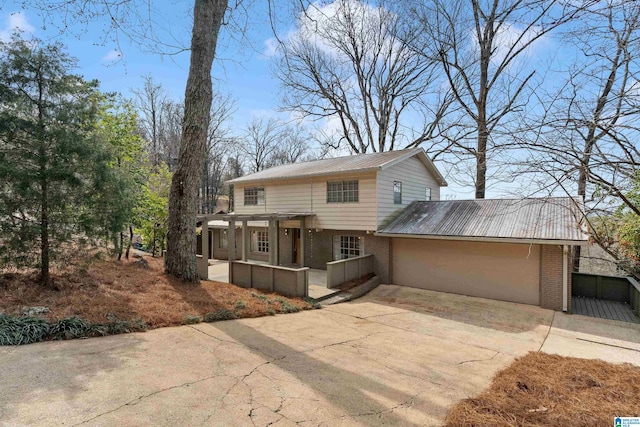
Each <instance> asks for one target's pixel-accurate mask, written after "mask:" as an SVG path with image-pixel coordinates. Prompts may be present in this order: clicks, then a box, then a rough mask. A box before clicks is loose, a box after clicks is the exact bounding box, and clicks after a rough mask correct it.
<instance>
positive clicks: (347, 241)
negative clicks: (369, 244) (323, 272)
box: [333, 236, 364, 261]
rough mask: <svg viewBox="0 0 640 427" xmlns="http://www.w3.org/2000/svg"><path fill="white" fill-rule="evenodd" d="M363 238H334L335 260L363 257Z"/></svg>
mask: <svg viewBox="0 0 640 427" xmlns="http://www.w3.org/2000/svg"><path fill="white" fill-rule="evenodd" d="M363 240H364V239H363V238H362V237H358V236H333V259H334V260H336V261H337V260H340V259H347V258H353V257H356V256H360V255H362V253H363V252H364V251H363V246H364V244H363Z"/></svg>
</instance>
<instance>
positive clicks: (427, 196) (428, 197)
mask: <svg viewBox="0 0 640 427" xmlns="http://www.w3.org/2000/svg"><path fill="white" fill-rule="evenodd" d="M424 199H425V200H426V201H430V200H431V188H430V187H427V188H426V189H425V191H424Z"/></svg>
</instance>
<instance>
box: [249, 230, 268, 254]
mask: <svg viewBox="0 0 640 427" xmlns="http://www.w3.org/2000/svg"><path fill="white" fill-rule="evenodd" d="M251 251H252V252H261V253H268V252H269V232H268V231H257V230H256V231H254V232H253V233H252V234H251Z"/></svg>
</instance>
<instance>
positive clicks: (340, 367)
mask: <svg viewBox="0 0 640 427" xmlns="http://www.w3.org/2000/svg"><path fill="white" fill-rule="evenodd" d="M296 316H297V315H288V316H287V320H290V321H291V322H294V323H293V324H295V322H296ZM209 327H210V328H214V329H217V330H218V331H221V332H223V333H224V334H226V335H227V336H228V337H229V338H231V339H232V340H233V341H234V342H237V343H239V344H242V345H244V346H246V347H248V348H249V349H251V350H252V351H253V352H258V353H260V354H261V355H263V357H266V358H267V362H266V363H265V364H264V365H262V366H260V367H259V368H257V369H255V370H254V371H256V370H257V371H259V373H260V374H262V375H263V376H264V377H265V378H268V380H269V381H270V382H271V383H272V384H274V386H275V388H276V389H279V390H281V389H285V390H286V389H287V388H293V389H292V390H291V391H290V392H292V393H298V392H300V391H301V390H302V391H304V392H306V393H304V392H303V393H302V394H305V395H306V396H305V397H300V398H298V399H297V403H293V405H294V406H295V405H305V406H304V407H305V409H304V412H305V415H306V416H310V415H309V414H312V415H311V416H312V417H316V418H313V419H308V418H305V417H304V416H303V415H302V414H300V411H299V409H300V406H297V407H296V408H297V409H298V411H297V412H296V410H294V409H291V408H289V409H291V410H290V411H287V408H288V405H289V404H290V403H291V402H292V401H291V400H289V401H288V400H287V399H286V397H285V399H284V401H283V403H282V404H281V408H280V409H279V410H277V411H275V412H277V413H278V414H279V415H281V416H282V417H284V418H286V419H289V420H291V421H293V422H303V421H307V422H311V423H313V422H317V423H323V422H324V423H326V424H331V422H332V419H333V421H334V422H336V421H338V420H336V419H335V418H346V419H347V420H349V419H354V420H359V421H361V422H364V423H365V424H388V425H425V424H427V423H428V424H431V423H432V422H433V421H434V420H438V419H440V420H441V419H442V417H444V414H445V413H446V405H443V404H442V401H443V400H442V399H439V397H440V396H437V395H435V394H434V393H431V392H430V391H435V389H434V388H433V384H430V383H429V380H428V379H424V378H415V377H414V378H411V377H409V374H408V373H407V372H402V365H403V363H402V361H393V360H391V361H386V362H385V363H384V364H382V363H378V364H368V363H360V362H361V361H359V360H358V357H357V354H355V353H354V352H353V351H349V346H351V345H354V343H357V342H358V341H362V340H365V339H366V338H367V336H368V335H366V334H363V333H361V334H360V335H359V336H357V337H354V338H353V339H348V340H346V341H339V339H334V340H333V341H331V342H329V343H326V344H322V343H315V344H316V345H314V336H312V335H311V333H312V331H311V330H309V335H308V336H306V337H305V336H304V335H301V336H300V337H301V338H304V340H305V341H304V347H305V348H306V349H302V350H301V349H299V348H298V349H296V348H293V347H292V346H291V345H288V344H286V343H284V342H282V341H280V340H279V339H275V338H272V337H270V336H267V335H266V334H265V333H262V332H261V331H259V330H257V329H256V328H254V327H251V326H250V322H243V321H230V322H217V323H214V324H211V325H206V326H200V330H201V331H202V332H203V333H206V331H207V330H209V331H211V329H209ZM303 331H304V330H303ZM303 331H300V330H298V331H297V332H296V334H301V333H302V334H304V332H303ZM212 332H213V334H214V335H212V336H214V337H215V336H217V335H219V334H216V333H215V331H212ZM291 339H295V338H293V337H291ZM307 340H308V341H307ZM322 341H325V340H324V339H323V340H322ZM297 344H298V343H296V342H292V345H296V347H298V345H297ZM349 356H351V357H350V358H349ZM325 360H326V361H325ZM396 362H397V363H396ZM300 387H301V388H300ZM285 394H286V393H285ZM318 395H319V396H320V398H321V399H324V400H326V401H327V402H328V403H329V405H328V406H325V407H323V406H322V405H321V403H320V402H322V400H320V401H318ZM314 396H315V398H314ZM281 397H282V396H281ZM305 398H308V399H309V400H308V401H306V402H305ZM299 399H302V403H300V400H299ZM438 400H439V401H438ZM314 401H315V402H314ZM293 402H296V399H294V400H293ZM319 405H320V406H319ZM313 406H316V408H312V407H313ZM318 412H320V413H322V414H324V415H325V416H326V417H327V418H322V415H318ZM331 412H332V413H333V414H331ZM336 412H337V414H336ZM291 414H298V415H299V416H300V419H298V418H292V417H291ZM318 417H319V418H318ZM429 420H431V422H429ZM438 423H439V422H436V424H438Z"/></svg>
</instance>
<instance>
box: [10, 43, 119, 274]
mask: <svg viewBox="0 0 640 427" xmlns="http://www.w3.org/2000/svg"><path fill="white" fill-rule="evenodd" d="M75 65H76V61H75V59H73V58H71V57H70V56H69V55H68V54H67V53H66V52H65V51H64V48H63V46H62V45H60V44H49V45H44V44H43V43H42V42H41V41H40V40H37V39H33V40H28V41H27V40H23V39H21V38H20V37H19V36H17V35H14V36H13V37H12V38H11V41H10V42H7V43H5V42H0V106H1V107H0V186H1V191H0V230H2V233H1V236H2V237H1V239H2V244H1V245H0V258H1V260H2V262H3V264H5V265H7V264H8V265H11V264H14V265H17V266H20V267H24V266H29V267H31V266H34V265H36V266H37V267H38V268H39V271H40V279H39V280H40V283H41V284H42V285H48V284H50V266H51V263H52V261H55V260H56V259H58V257H59V256H60V255H62V254H63V252H64V250H65V248H66V246H65V244H67V243H69V242H71V241H72V239H73V237H74V235H75V234H76V233H78V231H79V215H80V214H81V212H82V208H83V207H84V205H83V202H84V200H85V198H86V197H87V196H88V194H89V193H90V192H92V191H93V186H94V184H95V183H94V179H95V178H96V177H99V175H97V174H95V173H94V172H95V171H96V170H97V169H100V168H102V167H106V164H107V162H108V160H109V156H108V155H107V153H105V150H104V149H103V145H102V144H101V143H100V141H99V139H98V138H97V137H96V134H95V132H94V128H95V126H96V122H97V118H98V114H99V111H100V103H101V99H102V97H101V96H100V94H99V92H98V90H97V86H98V84H97V82H96V81H85V80H84V79H83V78H82V77H80V76H78V75H75V74H72V70H73V69H74V68H75ZM36 247H37V249H36ZM34 253H36V254H39V260H36V259H34V256H33V254H34Z"/></svg>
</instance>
